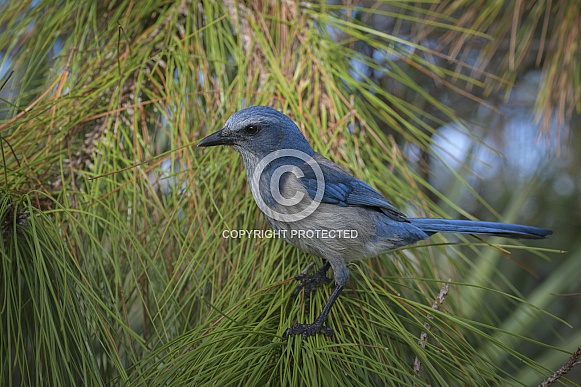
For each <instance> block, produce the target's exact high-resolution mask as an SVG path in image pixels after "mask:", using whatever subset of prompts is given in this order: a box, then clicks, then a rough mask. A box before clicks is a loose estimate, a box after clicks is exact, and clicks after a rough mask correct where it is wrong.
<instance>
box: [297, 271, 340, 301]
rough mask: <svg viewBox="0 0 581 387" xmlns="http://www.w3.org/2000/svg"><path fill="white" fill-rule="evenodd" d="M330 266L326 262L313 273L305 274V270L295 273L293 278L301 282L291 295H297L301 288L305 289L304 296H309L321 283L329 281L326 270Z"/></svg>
mask: <svg viewBox="0 0 581 387" xmlns="http://www.w3.org/2000/svg"><path fill="white" fill-rule="evenodd" d="M330 266H331V265H330V264H329V263H328V262H327V263H325V264H324V265H323V266H322V267H321V268H320V269H319V270H317V271H316V272H315V273H313V274H307V273H305V272H303V273H301V274H297V275H296V276H295V279H296V280H297V281H301V283H300V284H299V285H298V286H297V288H296V289H295V291H294V292H293V297H296V296H298V294H299V293H300V292H301V290H302V289H305V296H306V297H309V296H310V295H311V293H312V292H314V291H315V290H316V289H317V288H318V287H319V286H321V284H329V283H331V281H332V279H331V278H329V277H327V271H329V268H330Z"/></svg>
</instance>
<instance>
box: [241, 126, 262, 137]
mask: <svg viewBox="0 0 581 387" xmlns="http://www.w3.org/2000/svg"><path fill="white" fill-rule="evenodd" d="M244 130H245V132H246V134H249V135H251V136H254V135H255V134H256V133H258V131H259V130H260V128H259V127H258V126H256V125H248V126H247V127H246V128H244Z"/></svg>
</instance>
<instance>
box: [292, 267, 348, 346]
mask: <svg viewBox="0 0 581 387" xmlns="http://www.w3.org/2000/svg"><path fill="white" fill-rule="evenodd" d="M327 265H328V264H326V265H325V266H327ZM325 266H323V268H325ZM323 268H321V270H322V269H323ZM328 269H329V268H328V267H327V270H328ZM321 270H319V272H320V271H321ZM324 273H326V270H325V272H324ZM323 275H324V274H323ZM343 286H344V285H339V284H337V285H336V286H335V289H333V293H331V297H329V301H327V303H326V304H325V306H324V307H323V311H322V312H321V314H320V315H319V317H317V318H316V319H315V321H314V322H313V323H312V324H299V323H296V324H295V325H293V326H292V328H289V329H287V330H286V332H285V334H284V336H285V337H286V338H288V337H289V336H292V335H303V339H306V338H307V337H309V336H312V335H314V334H316V333H319V332H321V333H323V334H325V335H327V336H333V330H332V329H331V328H329V327H328V326H325V325H323V324H324V323H325V320H326V319H327V315H328V314H329V311H330V310H331V307H332V306H333V304H334V303H335V300H337V297H339V294H340V293H341V290H343Z"/></svg>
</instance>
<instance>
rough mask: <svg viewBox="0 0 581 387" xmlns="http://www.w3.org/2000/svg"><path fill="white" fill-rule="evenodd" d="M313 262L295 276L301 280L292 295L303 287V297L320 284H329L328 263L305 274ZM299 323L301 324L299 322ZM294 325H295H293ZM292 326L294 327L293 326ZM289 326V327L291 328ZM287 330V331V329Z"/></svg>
mask: <svg viewBox="0 0 581 387" xmlns="http://www.w3.org/2000/svg"><path fill="white" fill-rule="evenodd" d="M313 265H314V264H313V263H312V262H311V263H310V264H309V265H308V266H307V267H306V268H305V270H303V271H302V272H301V273H300V274H297V275H296V276H295V279H296V280H297V281H301V283H300V284H299V286H297V288H296V289H295V291H294V292H293V297H296V296H298V294H299V293H300V292H301V289H305V297H309V296H310V295H311V293H312V292H313V291H315V290H316V289H317V288H318V287H319V286H321V284H329V283H331V281H332V280H331V278H329V277H327V271H329V267H330V266H331V265H330V264H329V263H325V264H324V265H323V266H322V267H321V268H320V269H319V270H317V271H316V272H315V273H313V274H307V271H308V270H309V269H310V268H311V267H312V266H313ZM299 325H301V324H299ZM295 326H296V325H295ZM293 328H294V327H293ZM293 328H291V329H293ZM287 332H288V331H287Z"/></svg>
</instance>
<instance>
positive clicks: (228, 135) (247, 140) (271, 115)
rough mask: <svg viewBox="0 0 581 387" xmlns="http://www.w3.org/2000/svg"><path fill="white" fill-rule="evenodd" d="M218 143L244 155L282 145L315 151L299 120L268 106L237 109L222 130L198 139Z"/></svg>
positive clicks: (204, 144)
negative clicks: (302, 131)
mask: <svg viewBox="0 0 581 387" xmlns="http://www.w3.org/2000/svg"><path fill="white" fill-rule="evenodd" d="M216 145H230V146H231V147H232V148H234V149H235V150H236V151H238V152H240V153H241V154H242V155H243V156H244V155H246V156H252V157H253V158H257V159H260V158H263V157H265V156H267V155H268V154H270V153H272V152H274V151H277V150H281V149H296V150H300V151H302V152H305V153H307V154H308V155H312V154H313V153H314V152H313V150H312V148H311V146H310V145H309V142H308V141H307V139H306V138H305V136H303V134H302V133H301V131H300V130H299V128H298V127H297V126H296V125H295V123H294V122H293V121H292V120H291V119H290V118H288V117H287V116H286V115H284V114H282V113H281V112H279V111H278V110H275V109H272V108H270V107H268V106H253V107H249V108H246V109H243V110H240V111H238V112H236V113H234V114H233V115H232V116H231V117H230V118H229V119H228V121H226V124H225V125H224V127H223V128H222V129H221V130H219V131H217V132H215V133H212V134H211V135H209V136H208V137H206V138H204V139H203V140H202V141H200V142H199V143H198V146H200V147H207V146H216Z"/></svg>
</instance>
